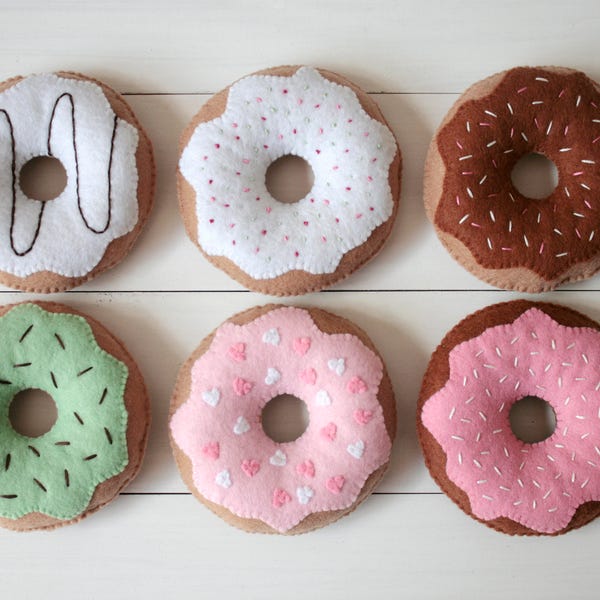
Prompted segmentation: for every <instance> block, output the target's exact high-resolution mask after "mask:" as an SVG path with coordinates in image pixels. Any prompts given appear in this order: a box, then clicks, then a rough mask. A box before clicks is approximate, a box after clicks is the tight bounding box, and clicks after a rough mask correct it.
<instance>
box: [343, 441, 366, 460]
mask: <svg viewBox="0 0 600 600" xmlns="http://www.w3.org/2000/svg"><path fill="white" fill-rule="evenodd" d="M346 450H347V451H348V454H349V455H350V456H354V458H356V459H358V458H362V455H363V453H364V451H365V443H364V442H363V441H362V440H358V441H357V442H354V444H348V447H347V448H346Z"/></svg>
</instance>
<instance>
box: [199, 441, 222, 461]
mask: <svg viewBox="0 0 600 600" xmlns="http://www.w3.org/2000/svg"><path fill="white" fill-rule="evenodd" d="M202 454H205V455H206V456H208V458H212V459H213V460H217V458H219V454H220V448H219V442H208V444H206V445H205V446H202Z"/></svg>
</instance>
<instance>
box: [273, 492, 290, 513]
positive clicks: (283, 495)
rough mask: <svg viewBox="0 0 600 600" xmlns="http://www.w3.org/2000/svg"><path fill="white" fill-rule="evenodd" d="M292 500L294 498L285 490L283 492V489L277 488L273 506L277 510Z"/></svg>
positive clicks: (274, 493)
mask: <svg viewBox="0 0 600 600" xmlns="http://www.w3.org/2000/svg"><path fill="white" fill-rule="evenodd" d="M291 499H292V497H291V496H290V495H289V494H288V493H287V492H286V491H285V490H282V489H281V488H275V489H274V490H273V506H274V507H275V508H280V507H281V506H283V505H284V504H285V503H286V502H289V501H290V500H291Z"/></svg>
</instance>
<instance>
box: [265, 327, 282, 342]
mask: <svg viewBox="0 0 600 600" xmlns="http://www.w3.org/2000/svg"><path fill="white" fill-rule="evenodd" d="M262 341H263V342H264V343H265V344H271V346H279V342H280V341H281V337H280V335H279V331H278V330H277V328H276V327H273V329H269V330H268V331H265V332H264V333H263V336H262Z"/></svg>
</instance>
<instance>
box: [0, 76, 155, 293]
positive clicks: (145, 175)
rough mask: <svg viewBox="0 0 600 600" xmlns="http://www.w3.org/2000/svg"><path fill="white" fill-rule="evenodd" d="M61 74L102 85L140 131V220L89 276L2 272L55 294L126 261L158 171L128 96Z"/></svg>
mask: <svg viewBox="0 0 600 600" xmlns="http://www.w3.org/2000/svg"><path fill="white" fill-rule="evenodd" d="M56 74H57V75H58V76H60V77H65V78H70V79H79V80H82V81H91V82H92V83H95V84H96V85H98V86H100V87H101V88H102V91H103V93H104V95H105V96H106V99H107V100H108V102H109V104H110V106H111V108H112V109H113V111H114V112H115V114H116V115H117V117H119V118H121V119H123V120H124V121H127V122H128V123H129V124H131V125H133V126H134V127H135V128H136V129H137V131H138V147H137V150H136V154H135V158H136V167H137V171H138V189H137V199H138V221H137V223H136V225H135V227H134V228H133V229H132V230H131V231H130V232H129V233H127V234H125V235H123V236H121V237H120V238H117V239H116V240H113V241H112V242H111V243H110V244H109V245H108V247H107V249H106V252H105V253H104V256H103V257H102V259H101V260H100V262H99V263H98V264H97V265H96V266H95V267H94V268H93V269H92V270H91V271H89V272H88V273H87V274H86V275H83V276H81V277H64V276H63V275H59V274H58V273H53V272H51V271H40V272H38V273H33V274H31V275H28V276H27V277H18V276H16V275H13V274H12V273H6V272H3V271H0V283H1V284H3V285H6V286H9V287H12V288H15V289H18V290H23V291H26V292H36V293H42V294H46V293H53V292H63V291H65V290H69V289H71V288H74V287H76V286H78V285H81V284H82V283H84V282H85V281H88V280H89V279H93V278H94V277H96V275H99V274H100V273H102V272H103V271H106V270H108V269H110V268H112V267H114V266H115V265H117V264H118V263H120V262H121V260H123V258H125V256H126V255H127V253H128V252H129V251H130V249H131V247H132V246H133V244H134V242H135V240H136V239H137V237H138V235H139V234H140V232H141V230H142V228H143V227H144V224H145V223H146V221H147V219H148V217H149V215H150V211H151V210H152V204H153V202H154V188H155V179H156V170H155V165H154V154H153V151H152V143H151V142H150V138H149V137H148V136H147V135H146V132H145V131H144V130H143V128H142V126H141V125H140V123H139V121H138V120H137V119H136V117H135V115H134V113H133V111H132V110H131V108H130V107H129V105H128V104H127V103H126V102H125V99H124V98H123V97H122V96H121V95H120V94H118V93H117V92H116V91H115V90H113V89H112V88H110V87H108V86H107V85H106V84H105V83H102V82H101V81H98V80H96V79H93V78H91V77H87V76H86V75H82V74H80V73H72V72H69V71H57V73H56ZM22 79H23V77H13V78H12V79H8V80H6V81H4V82H3V83H0V92H3V91H5V90H7V89H8V88H10V87H12V86H13V85H15V84H17V83H18V82H19V81H21V80H22Z"/></svg>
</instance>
